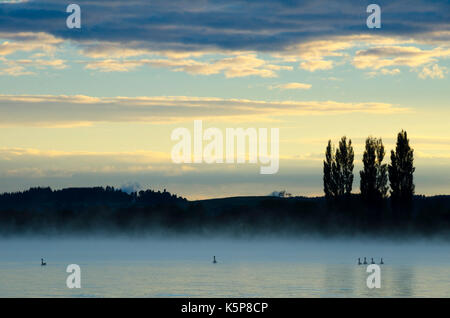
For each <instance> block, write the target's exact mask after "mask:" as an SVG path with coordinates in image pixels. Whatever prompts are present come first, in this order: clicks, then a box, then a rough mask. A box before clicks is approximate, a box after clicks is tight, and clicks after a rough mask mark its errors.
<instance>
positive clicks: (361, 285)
mask: <svg viewBox="0 0 450 318" xmlns="http://www.w3.org/2000/svg"><path fill="white" fill-rule="evenodd" d="M213 255H215V256H216V257H217V260H218V261H219V263H218V264H212V257H213ZM364 256H365V257H367V258H368V260H370V258H371V257H373V258H374V259H375V261H376V262H377V263H378V262H379V260H380V257H383V259H384V261H385V263H386V264H385V265H383V266H382V267H381V288H380V289H372V290H371V289H368V288H367V286H366V278H367V276H368V275H369V274H367V273H366V267H365V266H358V265H357V258H358V257H364ZM41 257H44V258H45V260H46V261H47V263H48V265H47V266H44V267H41V266H40V259H41ZM69 264H78V265H79V266H80V267H81V285H82V286H81V287H82V288H81V289H68V288H67V287H66V278H67V276H68V275H69V274H68V273H66V267H67V265H69ZM0 297H450V244H449V243H443V242H402V243H398V242H397V243H393V242H373V241H357V240H351V241H344V240H342V241H326V240H318V241H317V240H274V239H259V240H258V239H253V240H231V239H230V240H228V239H223V240H219V239H213V240H199V239H165V240H161V239H155V238H145V239H105V238H95V239H94V238H92V239H83V240H79V239H77V240H76V239H61V238H57V239H56V238H54V239H44V240H43V239H33V238H29V239H0Z"/></svg>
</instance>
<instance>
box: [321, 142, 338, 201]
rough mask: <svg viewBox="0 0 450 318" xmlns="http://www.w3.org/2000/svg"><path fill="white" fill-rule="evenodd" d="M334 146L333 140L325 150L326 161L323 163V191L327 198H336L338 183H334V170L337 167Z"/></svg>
mask: <svg viewBox="0 0 450 318" xmlns="http://www.w3.org/2000/svg"><path fill="white" fill-rule="evenodd" d="M333 151H334V149H333V146H332V144H331V140H328V145H327V148H326V150H325V160H324V161H323V191H324V192H325V197H327V198H332V197H335V196H336V183H335V182H334V175H333V169H334V166H335V159H334V154H333Z"/></svg>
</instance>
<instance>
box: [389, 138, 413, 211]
mask: <svg viewBox="0 0 450 318" xmlns="http://www.w3.org/2000/svg"><path fill="white" fill-rule="evenodd" d="M415 169H416V168H414V150H413V149H412V148H411V147H410V146H409V139H408V135H407V133H406V131H404V130H402V131H401V132H399V133H398V135H397V145H396V147H395V151H394V150H392V151H391V164H390V165H389V167H388V171H389V182H390V185H391V200H392V203H393V204H394V205H402V206H408V205H409V204H410V203H411V202H412V198H413V195H414V189H415V186H414V180H413V174H414V171H415Z"/></svg>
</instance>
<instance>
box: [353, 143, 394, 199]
mask: <svg viewBox="0 0 450 318" xmlns="http://www.w3.org/2000/svg"><path fill="white" fill-rule="evenodd" d="M384 155H385V151H384V146H383V141H382V140H381V139H376V138H372V137H368V138H367V139H366V149H365V151H364V155H363V165H364V167H363V170H361V171H360V173H359V174H360V176H361V182H360V189H361V196H362V198H363V199H364V200H365V201H367V202H370V203H373V202H375V201H379V200H381V199H383V198H385V197H386V195H387V191H388V187H387V165H386V164H383V163H382V162H383V159H384Z"/></svg>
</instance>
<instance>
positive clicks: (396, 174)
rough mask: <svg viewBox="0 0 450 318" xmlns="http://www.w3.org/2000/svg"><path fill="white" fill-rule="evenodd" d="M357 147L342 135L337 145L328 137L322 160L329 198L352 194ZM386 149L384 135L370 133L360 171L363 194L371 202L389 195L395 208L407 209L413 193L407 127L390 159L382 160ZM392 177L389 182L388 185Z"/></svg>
mask: <svg viewBox="0 0 450 318" xmlns="http://www.w3.org/2000/svg"><path fill="white" fill-rule="evenodd" d="M354 157H355V156H354V151H353V146H352V141H351V140H348V141H347V137H345V136H344V137H342V138H341V140H340V141H339V145H338V147H337V148H336V149H334V146H333V145H332V143H331V140H329V141H328V145H327V147H326V150H325V160H324V162H323V186H324V193H325V197H326V198H327V199H342V198H345V197H348V196H350V194H351V191H352V186H353V168H354V164H353V161H354ZM384 157H385V150H384V145H383V141H382V140H381V138H379V139H378V138H373V137H368V138H367V139H366V144H365V150H364V154H363V159H362V162H363V169H362V170H361V171H360V172H359V175H360V190H361V198H362V199H363V200H364V201H365V202H366V203H368V204H371V205H375V206H377V205H379V204H380V203H381V201H383V200H384V199H386V198H387V197H388V191H389V186H390V189H391V190H390V199H391V203H392V205H393V206H394V207H395V208H403V209H408V208H410V207H411V203H412V200H413V196H414V189H415V186H414V182H413V181H414V178H413V175H414V171H415V168H414V150H413V149H412V148H411V147H410V145H409V139H408V135H407V133H406V131H404V130H402V131H401V132H399V133H398V135H397V143H396V147H395V150H391V163H390V164H389V165H387V164H386V163H383V160H384ZM388 180H389V186H388Z"/></svg>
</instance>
